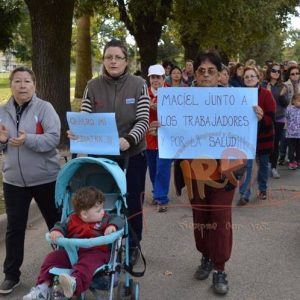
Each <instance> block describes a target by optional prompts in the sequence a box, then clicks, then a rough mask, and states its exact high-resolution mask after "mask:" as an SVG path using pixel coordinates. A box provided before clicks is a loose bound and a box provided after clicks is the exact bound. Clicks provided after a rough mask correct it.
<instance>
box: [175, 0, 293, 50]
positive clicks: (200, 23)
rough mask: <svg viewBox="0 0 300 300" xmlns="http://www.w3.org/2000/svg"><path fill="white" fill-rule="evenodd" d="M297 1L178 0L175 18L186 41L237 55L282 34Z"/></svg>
mask: <svg viewBox="0 0 300 300" xmlns="http://www.w3.org/2000/svg"><path fill="white" fill-rule="evenodd" d="M297 4H299V1H295V0H273V1H269V0H254V1H246V0H245V1H240V0H225V1H219V0H198V1H192V0H176V1H175V4H174V13H173V19H174V21H175V26H176V28H177V30H178V32H179V34H180V36H181V41H182V43H183V44H184V45H189V44H196V45H197V47H198V50H199V49H202V50H204V49H212V48H213V49H216V48H218V49H220V50H222V51H224V52H226V53H227V54H229V55H237V54H238V53H243V52H247V49H249V48H255V47H256V44H257V43H258V42H263V41H264V40H265V39H267V38H268V37H269V36H271V35H276V36H278V30H279V29H282V28H285V27H286V24H287V22H288V17H287V14H288V13H294V12H295V6H296V5H297ZM277 41H278V39H277ZM281 42H282V41H281ZM277 47H278V48H279V49H280V48H281V45H277Z"/></svg>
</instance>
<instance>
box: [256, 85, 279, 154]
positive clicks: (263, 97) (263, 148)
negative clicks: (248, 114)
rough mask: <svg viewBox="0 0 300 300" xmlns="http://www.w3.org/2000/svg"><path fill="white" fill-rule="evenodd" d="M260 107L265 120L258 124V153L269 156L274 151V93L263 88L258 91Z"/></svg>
mask: <svg viewBox="0 0 300 300" xmlns="http://www.w3.org/2000/svg"><path fill="white" fill-rule="evenodd" d="M258 105H259V106H260V107H261V108H262V110H263V111H264V115H263V118H262V119H261V120H260V121H259V122H258V132H257V146H256V152H257V153H259V154H269V153H271V152H272V150H273V144H274V137H275V130H274V122H275V111H276V102H275V100H274V98H273V96H272V93H271V92H270V91H268V90H267V89H265V88H263V87H259V89H258Z"/></svg>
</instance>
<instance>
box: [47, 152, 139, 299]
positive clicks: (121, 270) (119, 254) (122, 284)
mask: <svg viewBox="0 0 300 300" xmlns="http://www.w3.org/2000/svg"><path fill="white" fill-rule="evenodd" d="M84 186H94V187H96V188H99V189H100V190H101V191H102V192H103V193H104V195H105V202H104V209H105V211H106V212H107V213H108V214H109V213H110V212H114V213H116V214H118V215H120V216H124V218H125V226H124V228H123V229H121V230H118V231H116V232H113V233H111V234H109V235H106V236H101V237H96V238H90V239H74V238H72V239H68V238H58V239H57V240H56V241H55V244H56V246H58V247H63V248H64V249H65V250H66V251H67V253H68V256H69V259H70V261H71V264H72V265H73V264H74V263H75V262H76V261H77V259H78V255H77V250H78V249H79V248H89V247H94V246H98V245H103V244H109V245H110V249H111V251H110V253H111V254H110V260H109V262H108V263H107V264H106V265H103V266H101V267H99V268H98V269H97V270H96V271H95V273H94V277H93V281H92V283H91V285H90V290H91V292H92V293H93V295H94V297H95V299H97V300H102V299H109V300H111V299H119V300H121V299H131V300H138V299H139V284H138V283H137V282H135V281H133V279H132V278H131V276H130V273H131V274H133V273H134V272H130V270H132V269H131V268H130V267H129V242H128V223H127V219H126V213H125V212H126V208H127V204H126V177H125V174H124V172H123V171H122V169H121V168H120V167H119V166H118V164H117V163H116V162H114V161H112V160H109V159H105V158H93V157H79V158H75V159H72V160H70V161H69V162H68V163H66V165H65V166H64V167H63V168H62V170H61V171H60V173H59V174H58V177H57V182H56V188H55V202H56V206H57V207H58V208H60V209H61V211H62V217H61V220H65V219H66V218H67V217H68V216H69V215H70V213H72V204H71V201H70V200H71V196H72V193H74V192H75V191H76V190H77V189H79V188H81V187H84ZM46 239H47V240H48V241H49V242H50V239H49V235H48V234H46ZM71 272H72V270H71V269H60V268H52V269H51V270H50V273H52V274H54V275H59V274H61V273H69V274H71ZM122 277H123V278H124V279H122V280H121V278H122ZM55 288H56V286H55V283H54V286H53V290H54V289H55ZM103 294H105V298H103ZM56 297H57V299H60V298H59V297H58V296H57V295H54V296H53V298H54V299H55V298H56ZM62 299H66V298H62ZM77 299H80V300H84V299H86V293H83V294H81V295H80V297H77ZM55 300H56V299H55Z"/></svg>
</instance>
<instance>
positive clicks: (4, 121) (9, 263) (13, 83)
mask: <svg viewBox="0 0 300 300" xmlns="http://www.w3.org/2000/svg"><path fill="white" fill-rule="evenodd" d="M9 80H10V88H11V92H12V96H11V97H10V99H9V100H8V102H7V103H5V105H3V106H2V107H1V108H0V122H1V123H0V150H1V152H3V166H2V176H3V194H4V201H5V211H6V214H7V229H6V236H5V244H6V257H5V260H4V265H3V271H4V274H5V278H4V281H3V282H2V284H1V285H0V295H5V294H9V293H11V292H12V291H13V289H14V288H15V287H17V286H18V285H19V284H20V275H21V272H20V267H21V265H22V263H23V258H24V240H25V233H26V225H27V219H28V212H29V207H30V203H31V201H32V198H34V200H35V202H36V203H37V205H38V207H39V209H40V211H41V213H42V215H43V218H44V219H45V221H46V223H47V227H48V229H49V230H50V229H51V228H52V227H53V226H54V224H55V223H56V222H57V221H58V220H59V218H60V215H59V212H58V211H57V209H56V207H55V199H54V193H55V183H56V177H57V174H58V172H59V170H60V162H59V160H60V158H59V154H58V151H57V149H56V147H57V146H58V144H59V141H60V129H61V128H60V120H59V117H58V115H57V113H56V111H55V110H54V108H53V106H52V105H51V104H50V103H49V102H48V101H44V100H42V99H40V98H38V97H37V96H36V94H35V83H36V78H35V74H34V73H33V71H32V70H31V69H29V68H27V67H18V68H16V69H14V70H13V71H12V72H11V74H10V77H9ZM14 299H16V298H14Z"/></svg>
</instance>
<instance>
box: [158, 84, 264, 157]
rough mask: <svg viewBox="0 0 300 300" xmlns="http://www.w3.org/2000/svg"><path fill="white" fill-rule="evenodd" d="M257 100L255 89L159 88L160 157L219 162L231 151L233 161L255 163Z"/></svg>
mask: <svg viewBox="0 0 300 300" xmlns="http://www.w3.org/2000/svg"><path fill="white" fill-rule="evenodd" d="M257 98H258V90H257V88H199V87H188V88H179V87H174V88H160V89H159V90H158V101H157V112H158V121H159V122H160V125H161V127H160V128H159V129H158V147H159V157H160V158H185V159H188V158H191V159H192V158H206V159H207V158H212V159H220V158H223V157H224V156H223V153H224V151H225V150H227V153H228V149H232V150H233V151H232V153H233V157H232V158H233V159H234V158H247V159H254V157H255V152H256V140H257V124H258V119H257V116H256V113H255V112H254V109H253V106H254V105H257ZM235 150H238V151H235ZM237 153H240V154H241V157H236V155H237ZM229 158H230V157H229Z"/></svg>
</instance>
